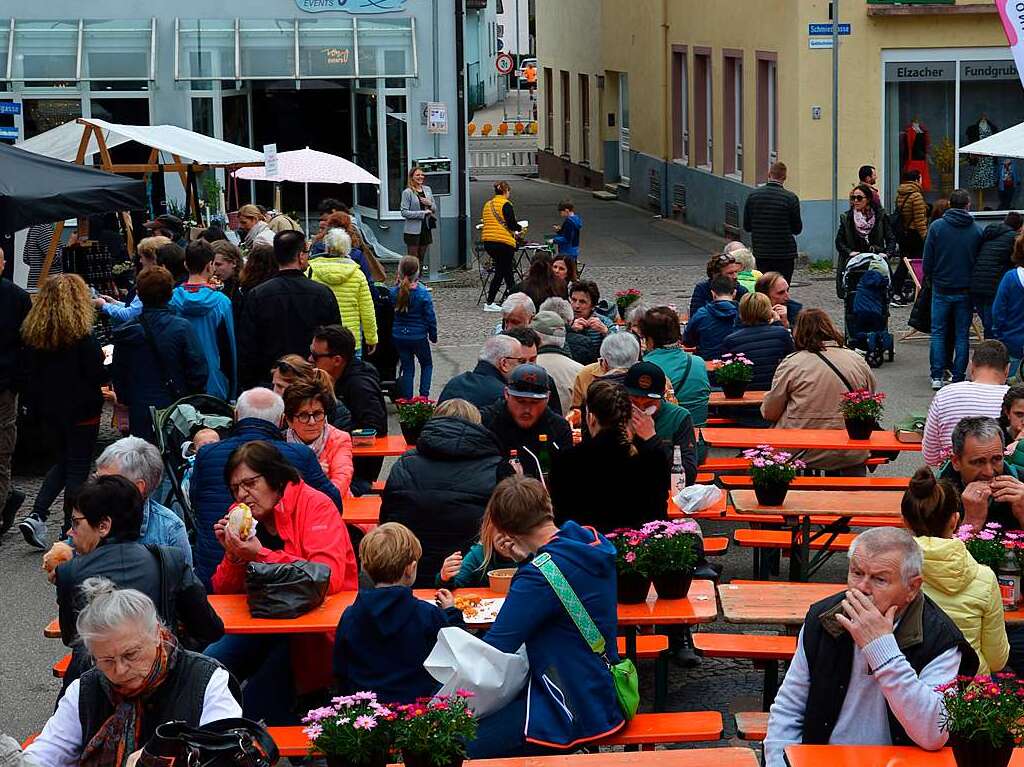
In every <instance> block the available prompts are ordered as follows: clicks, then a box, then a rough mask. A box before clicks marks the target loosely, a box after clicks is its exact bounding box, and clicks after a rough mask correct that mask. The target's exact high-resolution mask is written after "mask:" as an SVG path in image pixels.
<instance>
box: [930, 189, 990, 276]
mask: <svg viewBox="0 0 1024 767" xmlns="http://www.w3.org/2000/svg"><path fill="white" fill-rule="evenodd" d="M980 247H981V230H980V229H979V228H978V227H977V225H976V224H975V223H974V219H973V218H972V217H971V214H970V213H968V212H967V211H966V210H961V209H959V208H950V209H949V210H947V211H946V212H945V213H943V214H942V218H940V219H939V220H938V221H935V222H934V223H932V225H931V226H930V227H929V228H928V236H927V237H926V238H925V241H924V263H923V267H924V276H925V277H926V278H930V279H931V281H932V288H933V289H934V290H937V291H938V292H940V293H966V292H967V289H968V288H969V287H970V285H971V273H972V272H973V271H974V261H975V259H976V258H977V257H978V249H979V248H980Z"/></svg>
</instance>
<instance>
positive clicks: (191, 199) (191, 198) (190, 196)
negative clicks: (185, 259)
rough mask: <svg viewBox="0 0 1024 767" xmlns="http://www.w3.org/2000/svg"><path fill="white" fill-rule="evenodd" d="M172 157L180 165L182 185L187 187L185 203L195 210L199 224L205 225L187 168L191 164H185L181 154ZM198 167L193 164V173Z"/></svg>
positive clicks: (189, 208) (179, 172)
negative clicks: (190, 183)
mask: <svg viewBox="0 0 1024 767" xmlns="http://www.w3.org/2000/svg"><path fill="white" fill-rule="evenodd" d="M171 157H173V158H174V162H175V164H177V165H178V168H179V169H178V176H179V177H180V178H181V185H182V186H183V187H185V203H186V207H187V208H188V210H194V211H195V212H196V223H197V224H198V225H199V226H204V224H203V216H202V214H201V213H200V212H199V200H197V199H196V196H195V194H194V193H193V191H192V188H191V186H190V185H189V183H188V170H187V169H188V167H189V166H188V165H185V164H184V163H182V161H181V156H180V155H176V154H172V155H171ZM196 167H198V166H196V165H193V166H192V168H193V171H192V172H193V174H194V173H195V168H196Z"/></svg>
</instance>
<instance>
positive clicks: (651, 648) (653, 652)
mask: <svg viewBox="0 0 1024 767" xmlns="http://www.w3.org/2000/svg"><path fill="white" fill-rule="evenodd" d="M615 645H616V647H617V648H618V651H619V657H620V658H624V657H625V656H626V637H618V638H616V640H615ZM666 650H668V637H667V636H665V635H664V634H639V635H638V636H637V638H636V659H637V660H657V659H658V657H659V656H660V655H661V654H662V653H663V652H665V651H666Z"/></svg>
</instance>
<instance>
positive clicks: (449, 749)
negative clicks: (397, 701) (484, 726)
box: [395, 690, 476, 767]
mask: <svg viewBox="0 0 1024 767" xmlns="http://www.w3.org/2000/svg"><path fill="white" fill-rule="evenodd" d="M472 696H473V693H471V692H469V691H468V690H458V691H457V692H456V694H455V695H438V696H436V697H434V698H432V699H431V698H420V699H419V700H417V701H416V702H415V703H412V704H409V705H407V706H396V707H395V709H396V711H397V712H398V719H397V721H396V722H395V747H396V748H398V749H400V750H401V752H402V761H404V762H405V763H406V764H407V765H408V767H459V765H461V764H462V762H463V760H464V759H465V758H466V745H467V744H468V743H469V742H470V741H471V740H473V738H475V737H476V719H474V718H473V712H472V711H471V710H470V708H469V699H470V698H471V697H472Z"/></svg>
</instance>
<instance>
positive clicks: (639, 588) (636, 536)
mask: <svg viewBox="0 0 1024 767" xmlns="http://www.w3.org/2000/svg"><path fill="white" fill-rule="evenodd" d="M605 537H606V538H608V540H609V541H611V543H612V545H613V546H615V572H616V579H617V585H618V588H617V595H618V601H619V602H621V603H622V604H625V605H632V604H639V603H640V602H643V601H645V600H646V599H647V595H648V594H649V593H650V591H651V576H650V575H648V574H647V567H646V557H645V551H644V548H643V547H642V545H641V544H642V543H643V541H644V538H645V537H646V536H644V535H643V533H641V532H640V531H639V530H629V529H627V528H620V529H618V530H613V531H612V532H610V533H608V535H607V536H605Z"/></svg>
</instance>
